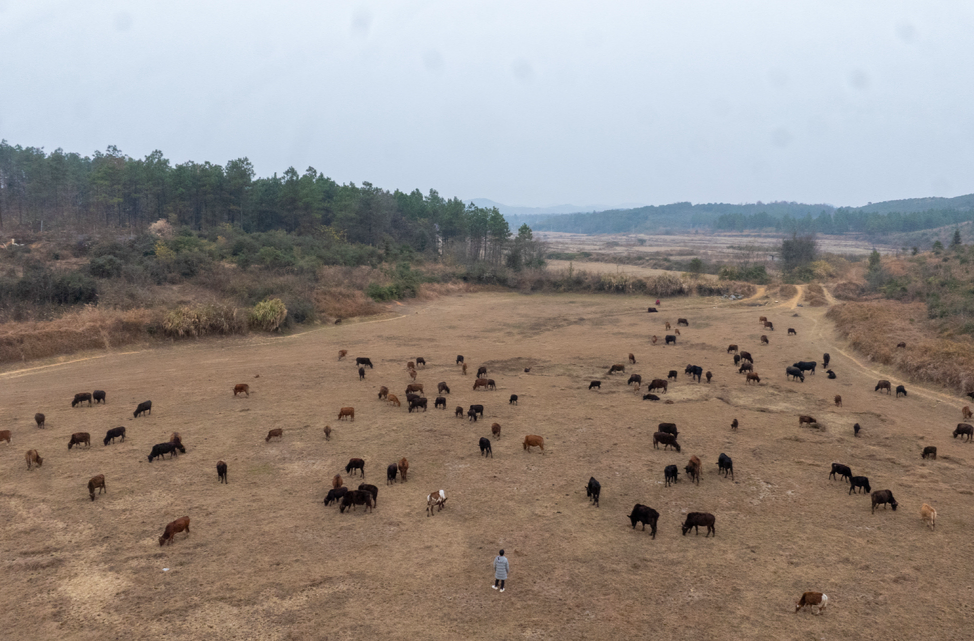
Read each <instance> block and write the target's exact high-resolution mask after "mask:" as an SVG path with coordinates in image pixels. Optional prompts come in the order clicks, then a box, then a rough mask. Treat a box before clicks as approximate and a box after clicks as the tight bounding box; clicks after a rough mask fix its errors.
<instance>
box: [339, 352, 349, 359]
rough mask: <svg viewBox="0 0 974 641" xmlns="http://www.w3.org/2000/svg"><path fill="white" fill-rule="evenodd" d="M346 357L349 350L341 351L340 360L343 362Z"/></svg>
mask: <svg viewBox="0 0 974 641" xmlns="http://www.w3.org/2000/svg"><path fill="white" fill-rule="evenodd" d="M346 356H348V350H347V349H340V350H338V360H342V359H343V358H345V357H346Z"/></svg>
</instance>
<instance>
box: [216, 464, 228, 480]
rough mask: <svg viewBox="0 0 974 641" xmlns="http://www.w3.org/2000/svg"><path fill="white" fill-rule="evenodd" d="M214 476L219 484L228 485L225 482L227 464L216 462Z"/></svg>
mask: <svg viewBox="0 0 974 641" xmlns="http://www.w3.org/2000/svg"><path fill="white" fill-rule="evenodd" d="M216 476H217V478H218V479H219V481H220V483H229V481H227V464H226V463H224V462H223V461H217V462H216Z"/></svg>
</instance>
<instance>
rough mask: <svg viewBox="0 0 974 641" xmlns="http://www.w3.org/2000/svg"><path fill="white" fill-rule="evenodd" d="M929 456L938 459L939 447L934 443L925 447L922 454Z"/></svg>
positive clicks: (922, 456)
mask: <svg viewBox="0 0 974 641" xmlns="http://www.w3.org/2000/svg"><path fill="white" fill-rule="evenodd" d="M928 456H932V457H933V460H935V461H936V460H937V448H936V447H934V446H933V445H928V446H926V447H925V448H923V454H921V455H920V457H921V458H927V457H928Z"/></svg>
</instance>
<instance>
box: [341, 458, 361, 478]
mask: <svg viewBox="0 0 974 641" xmlns="http://www.w3.org/2000/svg"><path fill="white" fill-rule="evenodd" d="M352 470H358V471H360V472H361V473H362V478H365V461H364V460H363V459H360V458H351V459H348V465H346V466H345V473H346V474H351V473H352Z"/></svg>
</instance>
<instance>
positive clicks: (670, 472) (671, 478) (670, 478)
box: [663, 465, 680, 487]
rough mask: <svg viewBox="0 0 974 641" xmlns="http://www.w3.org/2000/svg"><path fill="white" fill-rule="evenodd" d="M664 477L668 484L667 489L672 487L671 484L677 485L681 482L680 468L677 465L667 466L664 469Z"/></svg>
mask: <svg viewBox="0 0 974 641" xmlns="http://www.w3.org/2000/svg"><path fill="white" fill-rule="evenodd" d="M663 477H664V480H665V482H666V487H669V486H670V483H676V482H677V481H679V480H680V478H679V477H680V468H678V467H677V466H675V465H667V466H666V467H665V468H664V469H663Z"/></svg>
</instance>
